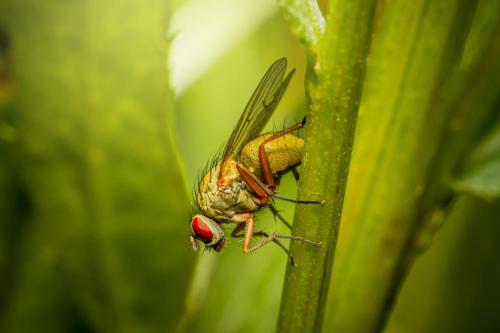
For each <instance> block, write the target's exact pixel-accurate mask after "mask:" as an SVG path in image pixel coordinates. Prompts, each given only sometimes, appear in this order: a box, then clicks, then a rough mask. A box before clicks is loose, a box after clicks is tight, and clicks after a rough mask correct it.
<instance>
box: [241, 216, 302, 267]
mask: <svg viewBox="0 0 500 333" xmlns="http://www.w3.org/2000/svg"><path fill="white" fill-rule="evenodd" d="M244 227H245V224H243V223H240V224H238V225H237V226H236V228H234V230H233V231H232V232H231V237H234V238H240V237H243V236H244V233H242V231H243V229H244ZM253 235H254V236H262V237H269V235H268V234H267V233H265V232H264V231H256V232H254V233H253ZM273 242H274V243H275V244H276V245H278V246H279V247H280V248H281V249H282V250H283V251H285V253H286V254H287V256H288V258H290V261H291V262H292V266H295V261H294V260H293V256H292V254H291V253H290V251H288V249H287V248H286V246H285V245H283V243H282V242H280V241H279V240H278V239H273Z"/></svg>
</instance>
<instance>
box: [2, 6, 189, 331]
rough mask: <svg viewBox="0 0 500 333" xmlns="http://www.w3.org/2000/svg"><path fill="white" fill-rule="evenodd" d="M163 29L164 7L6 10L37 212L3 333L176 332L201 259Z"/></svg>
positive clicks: (27, 176) (20, 138)
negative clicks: (175, 130) (190, 222)
mask: <svg viewBox="0 0 500 333" xmlns="http://www.w3.org/2000/svg"><path fill="white" fill-rule="evenodd" d="M167 23H168V5H167V3H166V2H165V1H162V0H154V1H149V2H147V3H145V2H143V1H138V0H126V1H121V0H112V1H105V2H102V1H97V0H87V1H76V2H75V1H70V2H68V1H63V0H58V1H50V2H39V1H22V2H19V1H10V0H9V1H3V2H2V3H1V4H0V26H1V27H3V28H4V29H5V31H6V33H7V35H8V36H9V39H10V45H11V49H10V51H9V52H10V57H11V59H12V61H11V64H12V75H13V80H14V82H15V96H14V104H15V117H14V120H13V130H14V134H15V137H16V138H17V141H15V142H14V143H13V144H12V145H13V149H14V150H15V152H16V154H15V155H14V157H15V159H16V163H15V164H14V166H15V167H17V168H18V170H17V172H18V173H19V178H20V179H19V181H18V184H20V185H22V186H23V188H25V190H26V193H27V196H28V201H29V202H30V203H32V207H33V209H32V211H31V214H30V215H29V221H30V222H31V225H30V226H31V227H30V229H29V230H28V232H29V237H27V244H26V246H24V247H23V249H22V250H23V251H24V253H23V254H24V256H25V257H23V259H24V260H18V261H16V262H15V263H14V264H16V265H18V266H19V267H18V269H17V271H18V272H19V274H18V275H17V276H16V277H15V280H16V281H17V285H16V288H14V290H13V291H12V294H11V297H10V299H9V300H8V302H7V305H6V309H5V311H4V318H5V320H2V322H3V323H4V324H5V326H6V329H5V331H26V332H29V331H37V332H38V331H40V330H41V329H42V328H43V327H47V329H48V330H50V327H52V328H53V329H54V330H55V331H57V330H60V331H74V330H75V325H76V326H77V327H80V328H88V329H86V330H92V331H100V332H127V331H129V332H139V331H171V330H172V329H173V328H174V327H175V326H176V324H177V322H178V321H179V318H180V317H181V313H182V306H179V304H182V302H183V300H184V297H185V294H186V290H187V285H188V281H189V276H190V274H191V270H192V264H193V262H194V255H193V253H192V249H190V248H189V246H188V244H189V242H188V240H187V237H186V234H187V232H188V226H187V225H186V223H187V222H186V218H187V215H188V212H189V210H190V207H189V198H188V196H187V193H186V189H185V181H184V176H183V174H182V173H181V171H180V168H179V164H178V159H177V151H176V147H175V146H174V142H173V140H172V135H171V132H170V129H169V126H173V124H172V123H171V119H170V116H169V113H170V112H172V110H171V96H170V91H169V87H168V84H167V82H168V79H167V78H168V73H167V70H166V50H167V48H168V43H167V40H166V36H165V31H166V26H167ZM12 222H13V225H16V222H17V220H13V221H12ZM17 224H18V223H17ZM36 267H37V269H35V268H36ZM54 285H56V286H57V288H55V287H54V293H51V289H50V288H51V287H50V286H54ZM47 294H49V295H50V296H51V297H46V296H48V295H47ZM65 309H70V310H71V311H70V312H72V313H74V317H68V316H65V315H64V313H65V311H66V310H65ZM68 311H69V310H68ZM54 313H60V314H61V315H60V316H56V315H54ZM44 318H47V321H49V320H50V321H51V322H52V323H51V324H50V325H45V324H46V322H45V319H44ZM68 318H72V319H71V320H70V323H68V325H69V326H68V325H66V324H67V323H66V321H67V320H68ZM26 323H29V325H26ZM57 327H59V329H57Z"/></svg>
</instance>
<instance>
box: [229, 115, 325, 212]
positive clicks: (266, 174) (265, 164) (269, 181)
mask: <svg viewBox="0 0 500 333" xmlns="http://www.w3.org/2000/svg"><path fill="white" fill-rule="evenodd" d="M305 123H306V118H304V120H303V121H302V122H300V123H298V124H296V125H294V126H292V127H290V128H287V129H284V130H282V131H279V132H277V133H274V134H273V135H271V136H270V137H269V138H267V139H266V140H264V142H262V143H261V144H260V145H259V163H260V168H261V170H262V176H263V178H264V182H265V185H264V184H262V182H260V180H259V182H260V184H259V182H255V181H254V183H257V184H258V185H260V187H263V186H264V187H266V185H267V189H269V190H270V191H269V192H266V194H267V195H268V196H270V197H272V198H274V199H280V200H284V201H290V202H294V203H301V204H320V205H324V204H325V200H297V199H290V198H285V197H282V196H280V195H277V194H276V193H274V190H275V189H276V182H275V181H274V178H273V172H272V170H271V164H270V163H269V158H268V157H267V153H266V149H265V145H266V144H267V143H269V142H271V141H273V140H276V139H278V138H280V137H282V136H284V135H286V134H288V133H291V132H295V131H298V130H299V129H301V128H302V127H304V125H305ZM238 171H240V169H239V168H238ZM245 171H247V172H248V173H250V172H249V171H248V170H245ZM293 171H294V175H295V176H296V179H298V172H297V170H296V169H295V168H294V169H293ZM240 174H241V171H240ZM242 176H243V175H242ZM243 178H245V177H243ZM254 178H256V179H258V178H257V177H254ZM245 181H246V180H245ZM247 184H248V182H247ZM249 185H250V184H249ZM250 187H251V188H252V190H253V189H254V187H258V186H254V187H252V186H250ZM260 192H261V194H262V191H260ZM256 193H257V192H256Z"/></svg>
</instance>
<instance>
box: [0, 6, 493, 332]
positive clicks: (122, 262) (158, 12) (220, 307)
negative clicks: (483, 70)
mask: <svg viewBox="0 0 500 333" xmlns="http://www.w3.org/2000/svg"><path fill="white" fill-rule="evenodd" d="M321 5H322V6H323V5H324V3H321ZM493 19H494V20H496V19H497V17H494V18H493ZM484 29H487V27H486V28H484ZM469 52H470V54H474V49H472V50H470V51H469ZM282 56H286V57H287V58H288V61H289V66H290V67H295V68H297V73H296V74H295V77H294V79H293V80H292V82H291V85H290V87H289V89H288V91H287V93H286V95H285V97H284V98H283V101H282V103H281V105H280V107H279V108H278V110H277V112H276V113H275V115H274V117H273V119H272V120H271V122H270V124H268V126H269V128H272V126H273V125H276V126H277V127H278V128H279V127H282V126H283V124H287V125H290V124H292V123H294V122H296V121H297V120H300V119H302V117H303V116H304V114H305V111H306V100H305V96H304V88H303V85H304V83H303V81H304V75H305V74H304V73H305V62H306V60H305V56H304V49H303V48H302V47H301V45H300V44H299V43H298V41H297V40H296V39H295V38H294V37H293V36H292V35H291V33H290V32H289V26H288V24H287V22H286V21H285V20H284V19H283V17H282V15H281V13H280V11H279V7H278V5H277V4H276V3H274V2H273V1H264V0H257V1H250V0H245V1H241V2H235V1H230V0H215V1H210V2H208V1H202V0H192V1H176V2H174V3H171V2H167V1H162V0H153V1H148V2H144V1H138V0H122V1H120V0H109V1H97V0H79V1H63V0H53V1H43V2H40V1H34V0H24V1H19V0H0V220H1V224H0V272H1V274H0V331H1V332H173V331H178V332H271V331H274V330H275V327H276V323H277V317H278V311H279V304H280V299H281V293H282V285H283V279H284V272H285V265H286V263H287V257H286V255H285V254H284V253H283V252H282V251H281V250H280V249H279V248H277V247H273V246H268V247H264V248H263V249H261V250H259V251H257V252H256V253H254V254H252V255H249V256H244V255H243V254H242V253H241V250H240V242H239V241H238V240H232V241H230V242H229V244H228V246H227V248H226V249H225V250H224V251H223V252H222V253H221V254H214V253H203V254H201V253H200V254H195V253H194V252H193V251H192V249H191V247H190V244H189V238H188V236H189V232H190V231H189V221H190V212H191V210H190V202H191V197H190V196H191V188H192V186H193V184H194V182H195V180H196V177H197V174H198V172H199V170H201V169H202V168H203V167H204V165H205V163H206V162H207V161H208V160H209V159H210V157H211V156H212V154H214V153H215V151H216V150H217V149H218V148H219V147H220V146H221V145H222V144H223V143H224V142H225V140H226V139H227V138H228V136H229V134H230V132H231V129H232V127H233V126H234V124H235V123H236V120H237V119H238V117H239V115H240V112H241V111H242V109H243V107H244V105H245V103H246V101H247V99H248V98H249V97H250V94H251V93H252V91H253V89H254V88H255V86H256V85H257V83H258V81H259V79H260V77H261V76H262V74H263V73H264V71H265V70H266V69H267V67H268V66H269V65H270V64H271V63H272V61H274V60H275V59H277V58H279V57H282ZM169 78H170V80H169ZM169 81H170V83H169ZM497 106H498V99H497ZM495 121H498V118H496V119H495ZM492 127H494V126H492ZM499 129H500V128H499V127H498V126H497V128H496V129H495V130H491V133H498V132H499ZM483 134H486V133H483ZM495 140H496V141H495ZM487 142H493V143H491V144H490V145H491V146H492V147H493V148H491V151H493V153H490V155H488V156H490V157H491V156H493V157H491V159H493V158H498V157H499V154H498V152H500V148H499V140H498V135H497V136H495V135H493V134H492V135H490V139H489V141H487ZM497 170H498V169H494V171H493V173H495V174H496V172H497ZM493 192H494V193H497V192H495V189H494V190H493ZM280 193H281V194H283V195H285V196H289V197H294V196H295V193H296V185H295V181H294V179H293V177H292V176H290V175H287V176H285V177H284V179H283V181H282V184H281V187H280ZM348 200H356V197H355V194H353V195H352V196H351V197H347V198H346V201H348ZM278 208H279V209H280V210H282V211H283V215H284V216H285V217H287V219H288V220H289V221H292V217H293V205H291V204H288V203H285V202H279V206H278ZM449 220H450V221H448V222H449V223H448V222H446V223H445V224H444V227H443V228H442V229H441V230H440V231H439V234H438V235H437V237H436V238H435V239H434V245H433V246H432V247H431V249H430V251H427V252H425V253H424V254H423V255H422V257H421V259H419V260H418V261H417V263H416V265H415V267H414V269H413V270H412V271H411V274H410V275H409V277H408V281H407V284H406V285H405V286H404V288H403V290H402V293H401V295H400V298H399V300H398V303H397V306H396V309H395V311H394V312H393V316H392V318H391V321H390V323H389V326H388V328H387V331H389V332H471V331H474V330H473V328H476V329H477V328H478V327H480V328H481V329H479V330H475V331H477V332H494V331H495V329H496V331H498V330H500V316H498V313H500V312H499V311H500V306H499V305H500V302H499V299H500V287H499V286H498V281H500V270H499V267H500V266H498V258H497V257H498V253H499V251H500V245H499V244H500V224H499V222H500V206H499V202H498V196H497V195H496V194H494V195H493V198H490V199H489V200H488V201H487V200H484V199H482V198H478V197H472V196H470V195H464V196H462V197H460V199H459V200H458V201H457V207H456V208H454V210H453V213H452V214H450V216H449ZM471 222H473V223H471ZM258 226H259V227H261V228H263V229H265V230H268V231H274V230H276V229H278V230H281V231H283V232H286V230H284V229H283V228H282V226H281V225H279V224H277V223H275V222H274V220H273V218H272V216H271V215H270V214H268V213H263V214H261V215H259V219H258ZM327 316H328V314H327ZM478 323H481V325H483V326H481V325H479V324H478ZM473 324H474V325H473ZM468 325H470V326H468ZM478 325H479V326H478ZM469 328H470V329H469Z"/></svg>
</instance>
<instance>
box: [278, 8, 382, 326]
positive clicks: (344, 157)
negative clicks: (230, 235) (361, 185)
mask: <svg viewBox="0 0 500 333" xmlns="http://www.w3.org/2000/svg"><path fill="white" fill-rule="evenodd" d="M375 3H376V1H375V0H358V1H331V2H330V8H329V13H330V14H329V17H328V26H327V28H326V32H325V34H324V35H323V36H321V38H320V39H319V41H318V44H317V53H316V52H310V53H309V55H310V58H309V65H310V66H309V68H308V73H307V78H306V80H307V82H306V85H307V93H308V97H309V103H310V104H309V108H310V114H309V116H308V125H307V127H306V132H305V140H306V148H305V151H304V156H303V166H302V174H301V182H300V186H299V198H301V199H309V200H318V199H325V200H326V202H327V204H326V205H325V206H318V205H298V206H297V208H296V213H295V223H294V230H293V232H294V234H297V235H300V236H305V237H306V238H308V239H312V240H316V241H319V242H321V243H322V244H323V246H322V247H321V248H315V247H309V246H305V245H303V244H297V243H292V245H291V251H292V253H293V255H294V256H295V258H296V262H297V264H298V266H299V267H291V266H288V268H287V272H286V277H285V285H284V290H283V298H282V304H281V312H280V317H279V322H278V331H279V332H317V331H319V330H320V329H321V326H322V321H323V315H324V304H325V300H326V296H327V294H328V286H329V282H330V275H331V270H332V265H333V258H334V254H335V247H336V242H337V235H338V230H339V222H340V216H341V211H342V204H343V197H344V191H345V185H346V180H347V174H348V170H349V162H350V157H351V149H352V143H353V137H354V130H355V124H356V118H357V110H358V106H359V101H360V96H361V91H362V85H363V80H364V73H365V63H366V55H367V53H368V49H369V43H370V36H371V22H372V20H373V15H374V10H375ZM309 51H311V50H310V49H309Z"/></svg>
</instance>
